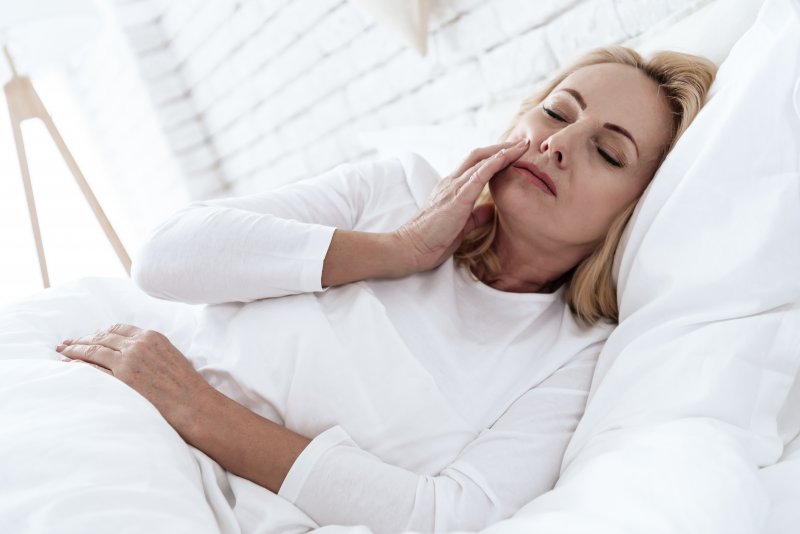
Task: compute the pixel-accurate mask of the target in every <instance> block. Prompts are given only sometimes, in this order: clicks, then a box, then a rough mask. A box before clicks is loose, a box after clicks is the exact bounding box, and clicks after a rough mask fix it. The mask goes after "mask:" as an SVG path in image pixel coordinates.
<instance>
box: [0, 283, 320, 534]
mask: <svg viewBox="0 0 800 534" xmlns="http://www.w3.org/2000/svg"><path fill="white" fill-rule="evenodd" d="M202 309H203V307H202V306H191V305H188V304H180V303H173V302H167V301H162V300H159V299H155V298H152V297H150V296H148V295H146V294H145V293H143V292H141V291H140V290H139V289H138V288H137V287H136V286H135V285H134V284H133V283H132V282H131V281H130V280H128V279H116V278H86V279H82V280H78V281H76V282H73V283H69V284H65V285H63V286H60V287H57V288H51V289H49V290H45V291H43V292H41V293H39V294H37V295H36V296H35V297H33V298H30V299H26V300H25V301H23V302H20V303H17V304H14V305H12V306H7V307H5V308H2V309H0V525H2V530H3V532H14V533H28V532H43V533H44V532H59V533H65V534H67V533H75V534H77V533H81V534H87V533H93V532H97V533H98V534H99V533H107V532H170V533H179V532H186V533H193V534H194V533H206V532H208V533H219V534H235V533H239V532H246V533H268V532H275V533H276V534H277V533H279V532H280V533H284V532H307V531H309V530H310V529H312V528H314V527H315V526H316V525H315V524H314V522H313V521H311V520H310V519H309V518H308V517H307V516H306V515H305V514H303V513H302V512H301V511H300V510H298V509H297V508H296V507H295V506H293V505H291V504H290V503H288V502H287V501H285V500H284V499H282V498H280V497H278V496H277V495H275V494H273V493H271V492H270V491H268V490H266V489H264V488H261V487H259V486H257V485H255V484H253V483H251V482H249V481H247V480H245V479H242V478H240V477H237V476H235V475H231V474H228V473H226V472H224V471H223V470H221V469H220V468H219V466H218V465H217V464H216V462H214V461H212V460H211V459H210V458H208V457H207V456H205V455H204V454H203V453H202V452H200V451H198V450H197V449H195V448H193V447H191V446H188V445H187V444H186V443H184V441H183V440H182V439H181V438H180V436H179V435H178V434H177V433H176V432H175V431H174V430H173V429H172V428H171V427H170V426H169V424H167V423H166V421H165V420H164V419H163V418H162V417H161V415H160V414H159V413H158V411H157V410H156V409H155V407H153V405H152V404H150V403H149V402H148V401H147V400H145V399H144V398H143V397H141V396H140V395H139V394H138V393H136V392H135V391H133V390H132V389H130V388H129V387H128V386H126V385H125V384H123V383H122V382H120V381H119V380H117V379H115V378H113V377H111V376H108V375H106V374H105V373H101V372H99V371H98V370H96V369H94V368H92V367H90V366H88V365H85V364H79V363H66V362H62V361H61V360H60V355H59V354H58V353H57V352H55V346H56V345H57V344H58V343H59V342H60V341H61V340H62V339H67V338H74V337H75V336H83V335H86V334H89V333H91V332H94V331H97V330H100V329H103V328H106V327H108V326H110V325H112V324H114V323H117V322H122V323H128V324H133V325H136V326H139V327H141V328H146V329H152V330H157V331H159V332H161V333H163V334H164V335H166V336H167V337H168V338H169V339H170V340H171V341H172V342H173V344H174V345H175V346H176V347H177V348H178V349H179V350H181V351H182V352H186V351H187V350H188V348H189V347H190V345H191V343H192V341H193V339H194V338H195V337H196V334H197V326H198V323H199V319H200V317H201V316H202ZM225 326H226V325H225V324H220V325H219V327H218V328H219V331H223V330H224V329H225ZM293 525H294V526H293Z"/></svg>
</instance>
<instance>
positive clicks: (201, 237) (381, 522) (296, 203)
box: [133, 154, 611, 532]
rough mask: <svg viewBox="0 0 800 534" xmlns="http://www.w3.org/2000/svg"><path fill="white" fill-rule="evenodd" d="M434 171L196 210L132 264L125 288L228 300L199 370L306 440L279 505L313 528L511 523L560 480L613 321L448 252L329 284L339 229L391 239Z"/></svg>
mask: <svg viewBox="0 0 800 534" xmlns="http://www.w3.org/2000/svg"><path fill="white" fill-rule="evenodd" d="M438 179H439V176H438V174H437V173H436V172H435V171H434V170H433V169H432V168H431V167H430V166H429V165H428V164H427V163H426V162H425V161H424V160H422V159H421V158H419V157H418V156H415V155H413V154H411V155H404V156H402V157H400V158H396V159H388V160H385V161H378V162H367V163H359V164H352V165H342V166H339V167H337V168H335V169H333V170H332V171H329V172H327V173H324V174H322V175H320V176H317V177H315V178H312V179H309V180H305V181H302V182H299V183H296V184H292V185H290V186H287V187H284V188H282V189H279V190H276V191H270V192H267V193H263V194H255V195H251V196H246V197H241V198H227V199H221V200H211V201H200V202H194V203H192V204H191V205H189V206H188V207H187V208H185V209H183V210H181V211H179V212H177V213H176V214H174V215H173V216H172V217H170V218H169V219H168V220H166V221H165V222H164V223H162V224H161V225H160V226H158V227H157V228H156V229H155V230H154V231H153V232H152V235H151V237H150V240H149V241H148V242H147V243H146V244H145V246H144V247H143V248H142V249H141V250H140V251H139V252H138V254H137V255H136V258H135V261H134V264H133V278H134V280H135V281H136V283H137V284H138V285H139V286H140V287H141V288H142V289H144V290H145V291H146V292H147V293H149V294H151V295H153V296H156V297H160V298H165V299H170V300H180V301H185V302H189V303H235V304H218V305H217V306H209V307H208V310H209V314H208V316H207V321H208V323H207V325H208V328H206V330H207V331H212V330H214V328H213V327H212V324H213V322H215V321H216V322H220V321H223V322H225V323H226V326H225V329H224V331H222V333H215V334H209V333H205V334H201V336H200V338H198V341H197V343H196V345H195V346H194V348H193V352H197V354H196V355H195V356H197V360H196V362H197V361H199V362H200V363H199V365H200V367H201V368H203V369H202V372H203V374H204V376H206V378H207V379H208V380H209V382H211V383H212V385H215V387H218V388H219V389H221V390H223V391H224V392H225V393H226V394H228V395H229V396H232V397H234V398H235V399H236V400H238V401H240V402H242V403H243V404H245V405H246V406H248V407H249V408H251V409H253V410H254V411H257V412H259V413H260V414H261V415H264V416H265V417H269V418H270V419H272V420H275V421H276V422H279V423H280V424H283V425H285V426H286V427H287V428H290V429H292V430H294V431H296V432H298V433H301V434H303V435H307V436H309V437H313V440H312V441H311V443H310V444H309V446H308V447H307V448H306V449H305V450H304V451H303V452H302V454H301V455H300V456H299V457H298V459H297V461H296V462H295V464H294V465H293V467H292V468H291V470H290V471H289V473H288V476H287V477H286V479H285V480H284V482H283V485H282V486H281V488H280V491H279V495H281V496H283V497H284V498H286V499H287V500H289V501H290V502H292V503H294V504H295V505H296V506H298V507H299V508H300V509H301V510H303V511H304V512H305V513H306V514H308V515H309V516H310V517H312V518H313V519H314V520H315V521H317V522H318V523H319V524H320V525H325V524H365V525H367V526H369V527H371V528H372V529H373V530H374V531H375V532H398V531H402V530H407V529H411V530H417V531H446V530H453V529H480V528H482V527H484V526H486V525H488V524H490V523H492V522H494V521H497V520H500V519H502V518H505V517H508V516H510V515H512V514H513V513H514V512H515V511H516V510H518V509H519V508H520V507H521V506H522V505H524V504H525V503H527V502H528V501H530V500H531V499H533V498H534V497H536V496H538V495H540V494H542V493H544V492H546V491H548V490H549V489H550V488H552V486H553V485H554V484H555V481H556V479H557V477H558V472H559V468H560V463H561V460H562V456H563V453H564V450H565V448H566V445H567V442H568V440H569V438H570V436H571V435H572V432H573V430H574V429H575V427H576V425H577V423H578V419H579V418H580V416H581V414H582V412H583V409H584V405H585V402H586V396H587V392H588V389H589V386H590V382H591V377H592V373H593V370H594V364H595V362H596V358H597V355H598V353H599V350H600V346H601V344H602V342H603V341H604V340H605V339H606V337H607V336H608V334H609V332H610V328H611V327H610V325H608V324H599V325H597V326H594V327H591V328H585V327H581V326H580V325H579V324H577V323H576V321H575V320H574V319H573V317H572V315H571V313H570V311H569V309H568V306H566V304H565V302H564V298H563V293H562V291H561V290H559V291H557V292H555V293H553V294H536V293H509V292H502V291H498V290H495V289H493V288H491V287H489V286H486V285H484V284H483V283H481V282H479V281H477V280H475V279H473V278H472V277H471V276H470V274H469V273H468V272H466V270H465V269H463V268H459V267H457V266H456V265H455V264H454V262H453V261H452V260H449V261H447V262H445V263H444V264H442V265H441V266H440V267H438V268H437V269H434V270H431V271H428V272H424V273H419V274H416V275H413V276H409V277H407V278H404V279H399V280H367V281H363V282H358V283H356V284H349V285H346V286H341V287H336V288H329V289H327V290H322V288H321V273H322V263H323V260H324V257H325V254H326V252H327V249H328V246H329V244H330V240H331V237H332V235H333V231H334V229H335V228H345V229H353V230H361V231H375V232H378V231H390V230H394V229H396V228H397V227H399V226H400V225H401V224H402V223H404V222H405V221H407V220H408V219H409V218H410V217H411V216H412V215H413V214H414V213H416V211H417V210H418V209H419V208H420V206H421V205H422V204H423V203H424V201H425V199H426V198H427V196H428V194H429V193H430V191H431V190H432V188H433V186H434V185H435V183H436V181H437V180H438ZM293 294H294V295H293ZM287 295H292V296H287ZM280 296H285V297H283V298H268V297H280ZM261 299H265V300H261ZM245 303H246V304H245ZM201 329H202V327H201ZM202 335H205V336H206V337H205V338H204V339H203V338H202ZM215 351H217V352H219V351H224V352H226V353H227V354H226V355H225V356H224V358H223V361H222V362H216V363H214V362H212V361H210V360H212V359H213V358H214V352H215ZM259 351H261V352H263V353H264V355H263V356H258V357H257V359H254V358H256V357H255V356H253V355H254V354H258V353H259ZM218 357H219V355H218ZM226 358H227V359H226ZM247 358H250V363H242V362H243V361H245V360H247ZM203 366H205V367H203ZM231 376H232V377H234V378H235V381H236V386H235V387H232V386H230V383H229V382H230V381H228V384H227V385H226V383H225V380H226V377H227V378H230V377H231ZM265 446H267V447H268V446H269V445H268V444H265Z"/></svg>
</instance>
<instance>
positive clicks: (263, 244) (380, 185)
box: [131, 159, 413, 304]
mask: <svg viewBox="0 0 800 534" xmlns="http://www.w3.org/2000/svg"><path fill="white" fill-rule="evenodd" d="M387 203H389V204H390V206H389V208H392V207H397V206H398V204H400V205H405V204H410V203H413V199H412V198H411V194H410V192H409V187H408V184H407V183H406V181H405V174H404V171H403V167H402V165H401V164H400V162H399V161H398V160H396V159H391V160H384V161H376V162H361V163H356V164H345V165H340V166H338V167H336V168H334V169H333V170H331V171H329V172H326V173H323V174H321V175H318V176H316V177H314V178H310V179H307V180H303V181H300V182H297V183H294V184H290V185H288V186H285V187H282V188H280V189H276V190H273V191H268V192H265V193H258V194H254V195H249V196H243V197H231V198H224V199H216V200H204V201H196V202H193V203H191V204H189V205H188V206H186V207H185V208H183V209H181V210H179V211H178V212H176V213H174V214H173V215H171V216H170V217H168V218H167V219H166V220H165V221H164V222H162V223H161V224H160V225H158V226H156V227H155V228H154V229H153V230H152V231H151V233H150V235H149V237H148V239H147V241H146V242H145V244H144V245H143V246H142V247H141V248H140V249H139V251H138V252H137V254H136V255H135V256H134V261H133V265H132V271H131V275H132V278H133V280H134V282H135V283H136V284H137V285H138V286H139V287H140V288H141V289H142V290H144V291H145V292H146V293H148V294H150V295H151V296H154V297H158V298H162V299H166V300H174V301H181V302H187V303H189V304H201V303H210V304H215V303H221V302H251V301H253V300H258V299H262V298H267V297H277V296H283V295H289V294H294V293H303V292H312V291H321V290H322V286H321V284H322V264H323V260H324V259H325V255H326V253H327V251H328V247H329V246H330V242H331V239H332V237H333V232H334V230H335V229H336V228H342V229H348V230H358V229H362V228H367V227H369V226H370V224H371V223H374V222H375V219H376V218H375V217H374V214H375V212H376V211H379V210H380V209H381V208H386V206H385V204H387ZM387 220H388V219H386V218H385V217H384V218H383V219H382V220H381V221H382V222H383V223H384V224H386V222H387ZM373 226H374V224H373ZM370 229H371V230H374V231H378V230H383V231H386V230H389V228H378V229H377V230H376V229H375V228H370ZM391 229H392V230H393V229H394V228H391Z"/></svg>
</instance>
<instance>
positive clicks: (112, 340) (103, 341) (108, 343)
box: [62, 331, 131, 352]
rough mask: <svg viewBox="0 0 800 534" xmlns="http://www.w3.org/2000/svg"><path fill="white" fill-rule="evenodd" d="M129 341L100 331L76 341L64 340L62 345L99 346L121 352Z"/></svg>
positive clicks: (129, 339)
mask: <svg viewBox="0 0 800 534" xmlns="http://www.w3.org/2000/svg"><path fill="white" fill-rule="evenodd" d="M130 341H131V338H129V337H125V336H121V335H119V334H112V333H110V332H106V331H101V332H95V333H94V334H90V335H88V336H83V337H80V338H78V339H73V340H69V339H65V340H64V341H62V344H64V345H101V346H103V347H106V348H108V349H111V350H115V351H118V352H121V351H122V349H123V348H125V347H126V346H127V345H128V344H129V343H130Z"/></svg>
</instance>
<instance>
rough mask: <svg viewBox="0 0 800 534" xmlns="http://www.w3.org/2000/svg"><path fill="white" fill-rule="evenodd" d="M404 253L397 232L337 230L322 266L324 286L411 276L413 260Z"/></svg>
mask: <svg viewBox="0 0 800 534" xmlns="http://www.w3.org/2000/svg"><path fill="white" fill-rule="evenodd" d="M404 250H405V249H404V247H403V246H402V243H401V241H400V239H399V238H398V236H397V235H396V234H394V233H371V232H354V231H350V230H340V229H337V230H336V231H334V233H333V239H332V240H331V244H330V247H329V248H328V252H327V254H326V255H325V261H324V262H323V264H322V287H330V286H338V285H342V284H348V283H350V282H358V281H359V280H367V279H370V278H399V277H402V276H406V275H408V274H411V273H412V272H414V269H413V260H412V258H411V256H410V254H408V253H406V252H405V251H404Z"/></svg>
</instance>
